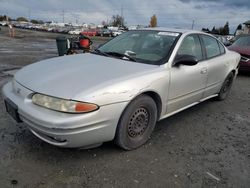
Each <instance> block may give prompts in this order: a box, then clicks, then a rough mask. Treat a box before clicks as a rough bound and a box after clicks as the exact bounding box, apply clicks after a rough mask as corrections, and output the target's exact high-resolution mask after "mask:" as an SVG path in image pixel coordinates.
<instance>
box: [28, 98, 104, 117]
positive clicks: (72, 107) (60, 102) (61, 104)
mask: <svg viewBox="0 0 250 188" xmlns="http://www.w3.org/2000/svg"><path fill="white" fill-rule="evenodd" d="M32 102H33V103H34V104H36V105H39V106H42V107H45V108H49V109H51V110H56V111H60V112H67V113H86V112H92V111H95V110H97V109H98V108H99V107H98V106H97V105H95V104H91V103H85V102H78V101H72V100H65V99H60V98H56V97H50V96H47V95H42V94H39V93H36V94H34V95H33V96H32Z"/></svg>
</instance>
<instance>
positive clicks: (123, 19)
mask: <svg viewBox="0 0 250 188" xmlns="http://www.w3.org/2000/svg"><path fill="white" fill-rule="evenodd" d="M121 18H122V23H121V24H122V25H121V26H123V25H124V23H123V21H124V18H123V5H121Z"/></svg>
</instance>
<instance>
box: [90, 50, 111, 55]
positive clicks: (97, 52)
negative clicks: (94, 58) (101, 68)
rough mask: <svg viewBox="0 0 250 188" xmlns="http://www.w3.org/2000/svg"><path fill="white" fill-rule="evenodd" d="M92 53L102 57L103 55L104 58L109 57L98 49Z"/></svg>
mask: <svg viewBox="0 0 250 188" xmlns="http://www.w3.org/2000/svg"><path fill="white" fill-rule="evenodd" d="M92 53H94V54H100V55H103V56H109V55H108V54H107V53H105V52H102V51H101V50H98V49H95V50H94V51H92Z"/></svg>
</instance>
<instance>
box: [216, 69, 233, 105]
mask: <svg viewBox="0 0 250 188" xmlns="http://www.w3.org/2000/svg"><path fill="white" fill-rule="evenodd" d="M233 81H234V73H233V72H230V73H229V75H228V76H227V78H226V80H225V81H224V83H223V85H222V87H221V89H220V92H219V95H218V97H217V99H218V100H224V99H226V98H227V96H228V94H229V93H230V90H231V87H232V85H233Z"/></svg>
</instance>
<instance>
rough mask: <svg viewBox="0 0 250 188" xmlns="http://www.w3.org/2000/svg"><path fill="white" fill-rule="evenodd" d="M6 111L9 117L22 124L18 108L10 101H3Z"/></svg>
mask: <svg viewBox="0 0 250 188" xmlns="http://www.w3.org/2000/svg"><path fill="white" fill-rule="evenodd" d="M4 104H5V108H6V111H7V112H8V113H9V114H10V116H11V117H12V118H13V119H14V120H16V121H17V122H18V123H20V122H22V120H21V119H20V116H19V114H18V107H17V105H16V104H15V103H13V102H12V101H11V100H10V99H5V100H4Z"/></svg>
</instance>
